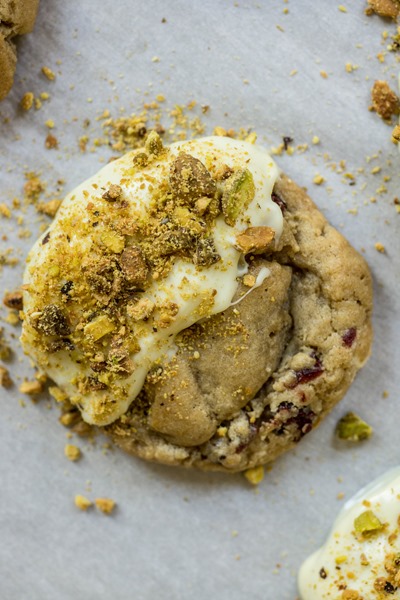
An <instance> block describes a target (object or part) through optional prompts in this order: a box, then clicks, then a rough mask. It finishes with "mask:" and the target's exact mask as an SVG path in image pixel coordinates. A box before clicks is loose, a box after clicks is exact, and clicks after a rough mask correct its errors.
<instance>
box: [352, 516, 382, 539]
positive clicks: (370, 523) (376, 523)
mask: <svg viewBox="0 0 400 600" xmlns="http://www.w3.org/2000/svg"><path fill="white" fill-rule="evenodd" d="M383 527H384V526H383V524H382V523H381V522H380V520H379V519H378V517H377V516H376V515H375V514H374V513H373V512H372V510H366V511H364V512H363V513H361V514H360V515H358V517H356V518H355V519H354V529H355V532H356V533H360V534H361V535H368V534H370V533H376V532H378V531H381V530H382V529H383Z"/></svg>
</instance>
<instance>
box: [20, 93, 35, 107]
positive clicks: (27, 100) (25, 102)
mask: <svg viewBox="0 0 400 600" xmlns="http://www.w3.org/2000/svg"><path fill="white" fill-rule="evenodd" d="M33 100H34V95H33V94H32V92H26V93H25V94H24V95H23V96H22V99H21V102H20V107H21V108H22V110H31V108H32V106H33Z"/></svg>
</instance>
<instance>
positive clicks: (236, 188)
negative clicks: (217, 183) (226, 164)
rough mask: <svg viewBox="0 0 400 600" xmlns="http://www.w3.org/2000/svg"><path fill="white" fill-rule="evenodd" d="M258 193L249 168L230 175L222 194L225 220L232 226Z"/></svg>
mask: <svg viewBox="0 0 400 600" xmlns="http://www.w3.org/2000/svg"><path fill="white" fill-rule="evenodd" d="M255 193H256V189H255V186H254V179H253V175H252V174H251V173H250V171H249V170H248V169H240V170H239V171H236V173H234V174H233V175H232V177H230V178H229V179H228V180H227V182H226V185H225V189H224V192H223V194H222V212H223V213H224V217H225V222H226V223H227V224H228V225H231V226H232V227H233V226H234V225H235V223H236V220H237V218H238V217H239V215H240V213H241V212H243V211H244V210H245V209H246V208H247V207H248V205H249V204H250V202H251V201H252V200H253V198H254V196H255Z"/></svg>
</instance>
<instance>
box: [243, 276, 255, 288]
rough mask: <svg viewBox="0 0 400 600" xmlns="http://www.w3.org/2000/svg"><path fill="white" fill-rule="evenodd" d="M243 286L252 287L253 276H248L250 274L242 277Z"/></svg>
mask: <svg viewBox="0 0 400 600" xmlns="http://www.w3.org/2000/svg"><path fill="white" fill-rule="evenodd" d="M243 284H244V285H245V286H247V287H250V288H251V287H253V286H254V285H255V284H256V278H255V277H254V275H250V273H247V274H246V275H245V276H244V277H243Z"/></svg>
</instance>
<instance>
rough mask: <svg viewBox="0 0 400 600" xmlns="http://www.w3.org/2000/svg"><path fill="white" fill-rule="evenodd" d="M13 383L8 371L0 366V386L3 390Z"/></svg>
mask: <svg viewBox="0 0 400 600" xmlns="http://www.w3.org/2000/svg"><path fill="white" fill-rule="evenodd" d="M12 384H13V382H12V379H11V377H10V374H9V372H8V369H6V368H5V367H1V366H0V385H1V387H4V388H10V387H11V386H12Z"/></svg>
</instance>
